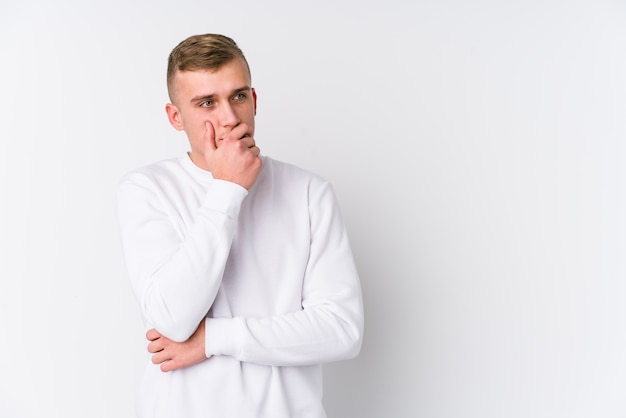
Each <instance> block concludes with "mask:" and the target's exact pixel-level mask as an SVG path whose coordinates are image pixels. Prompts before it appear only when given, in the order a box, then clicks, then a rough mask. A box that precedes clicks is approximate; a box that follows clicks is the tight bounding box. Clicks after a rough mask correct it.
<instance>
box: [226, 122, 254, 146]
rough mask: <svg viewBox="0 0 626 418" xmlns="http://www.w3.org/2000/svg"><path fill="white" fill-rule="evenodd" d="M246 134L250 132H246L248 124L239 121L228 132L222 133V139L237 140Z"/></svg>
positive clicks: (248, 134)
mask: <svg viewBox="0 0 626 418" xmlns="http://www.w3.org/2000/svg"><path fill="white" fill-rule="evenodd" d="M246 136H250V133H249V132H248V125H246V124H245V123H240V124H239V125H237V126H235V127H234V128H233V129H232V130H231V131H230V132H229V133H228V134H226V135H224V138H223V140H224V141H226V142H228V141H238V140H240V139H243V138H244V137H246Z"/></svg>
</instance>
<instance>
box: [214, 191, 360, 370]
mask: <svg viewBox="0 0 626 418" xmlns="http://www.w3.org/2000/svg"><path fill="white" fill-rule="evenodd" d="M309 216H310V227H311V247H310V255H309V260H308V264H307V267H306V270H305V277H304V280H303V288H302V310H300V311H297V312H293V313H288V314H283V315H276V316H271V317H263V318H254V317H234V318H207V319H206V346H205V347H206V355H207V357H210V356H212V355H228V356H232V357H235V358H236V359H238V360H240V361H246V362H253V363H258V364H264V365H271V366H294V365H309V364H320V363H326V362H331V361H337V360H343V359H348V358H352V357H354V356H356V355H357V354H358V352H359V351H360V347H361V342H362V336H363V304H362V297H361V288H360V284H359V277H358V273H357V269H356V266H355V263H354V260H353V256H352V252H351V249H350V244H349V241H348V236H347V233H346V229H345V227H344V224H343V221H342V219H341V215H340V211H339V207H338V205H337V202H336V199H335V196H334V193H333V190H332V187H331V186H330V184H328V183H326V182H321V184H320V183H317V184H313V185H312V186H311V187H310V191H309Z"/></svg>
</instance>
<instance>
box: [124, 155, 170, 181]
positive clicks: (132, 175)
mask: <svg viewBox="0 0 626 418" xmlns="http://www.w3.org/2000/svg"><path fill="white" fill-rule="evenodd" d="M181 170H182V166H181V163H180V158H169V159H166V160H161V161H157V162H154V163H150V164H147V165H144V166H141V167H139V168H135V169H133V170H131V171H129V172H127V173H126V174H125V175H124V176H122V178H121V179H120V183H128V182H130V183H153V182H158V181H159V180H161V179H168V178H172V177H176V176H177V175H179V172H181Z"/></svg>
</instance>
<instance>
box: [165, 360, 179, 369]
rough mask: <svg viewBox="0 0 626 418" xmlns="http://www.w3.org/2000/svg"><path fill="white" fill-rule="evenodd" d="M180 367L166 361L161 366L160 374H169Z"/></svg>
mask: <svg viewBox="0 0 626 418" xmlns="http://www.w3.org/2000/svg"><path fill="white" fill-rule="evenodd" d="M179 368H180V367H179V366H177V365H176V361H175V360H168V361H166V362H164V363H162V364H161V371H162V372H171V371H172V370H176V369H179Z"/></svg>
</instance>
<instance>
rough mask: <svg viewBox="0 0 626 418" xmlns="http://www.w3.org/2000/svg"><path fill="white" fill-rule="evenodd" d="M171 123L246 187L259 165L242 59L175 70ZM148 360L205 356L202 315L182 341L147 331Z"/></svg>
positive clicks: (168, 365)
mask: <svg viewBox="0 0 626 418" xmlns="http://www.w3.org/2000/svg"><path fill="white" fill-rule="evenodd" d="M165 111H166V113H167V117H168V119H169V121H170V124H171V125H172V126H173V127H174V129H176V130H179V131H184V132H185V134H186V135H187V138H188V139H189V144H190V147H191V152H190V153H189V156H190V158H191V161H193V163H194V164H195V165H197V166H198V167H200V168H202V169H204V170H207V171H210V172H211V174H212V175H213V177H214V178H216V179H220V180H226V181H230V182H233V183H236V184H239V185H240V186H242V187H244V188H246V189H248V190H249V189H250V188H251V187H252V186H253V185H254V182H255V181H256V179H257V178H258V176H259V173H260V171H261V165H262V163H261V159H260V158H259V153H260V150H259V148H258V147H257V146H256V143H255V141H254V117H255V116H256V92H255V91H254V89H253V88H252V87H251V80H250V74H249V72H248V68H247V66H246V64H245V62H244V61H243V60H242V59H240V58H236V59H234V60H232V61H230V62H228V63H226V64H224V65H223V66H222V67H220V68H219V69H218V70H215V71H208V70H199V71H182V72H178V73H176V74H175V77H174V83H173V89H172V103H168V104H167V105H166V106H165ZM146 338H147V339H148V341H150V343H149V344H148V352H150V353H152V362H153V363H154V364H160V365H161V366H160V367H161V370H162V371H164V372H169V371H172V370H177V369H181V368H183V367H189V366H191V365H193V364H196V363H199V362H201V361H203V360H205V359H206V358H207V357H206V354H205V340H204V339H205V332H204V320H202V321H201V322H200V324H199V325H198V329H197V330H196V331H195V332H194V334H193V335H192V336H191V337H190V338H189V339H188V340H187V341H184V342H181V343H179V342H175V341H172V340H170V339H169V338H167V337H166V336H164V335H162V334H161V333H159V332H158V331H157V330H156V329H151V330H149V331H148V332H147V333H146Z"/></svg>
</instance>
